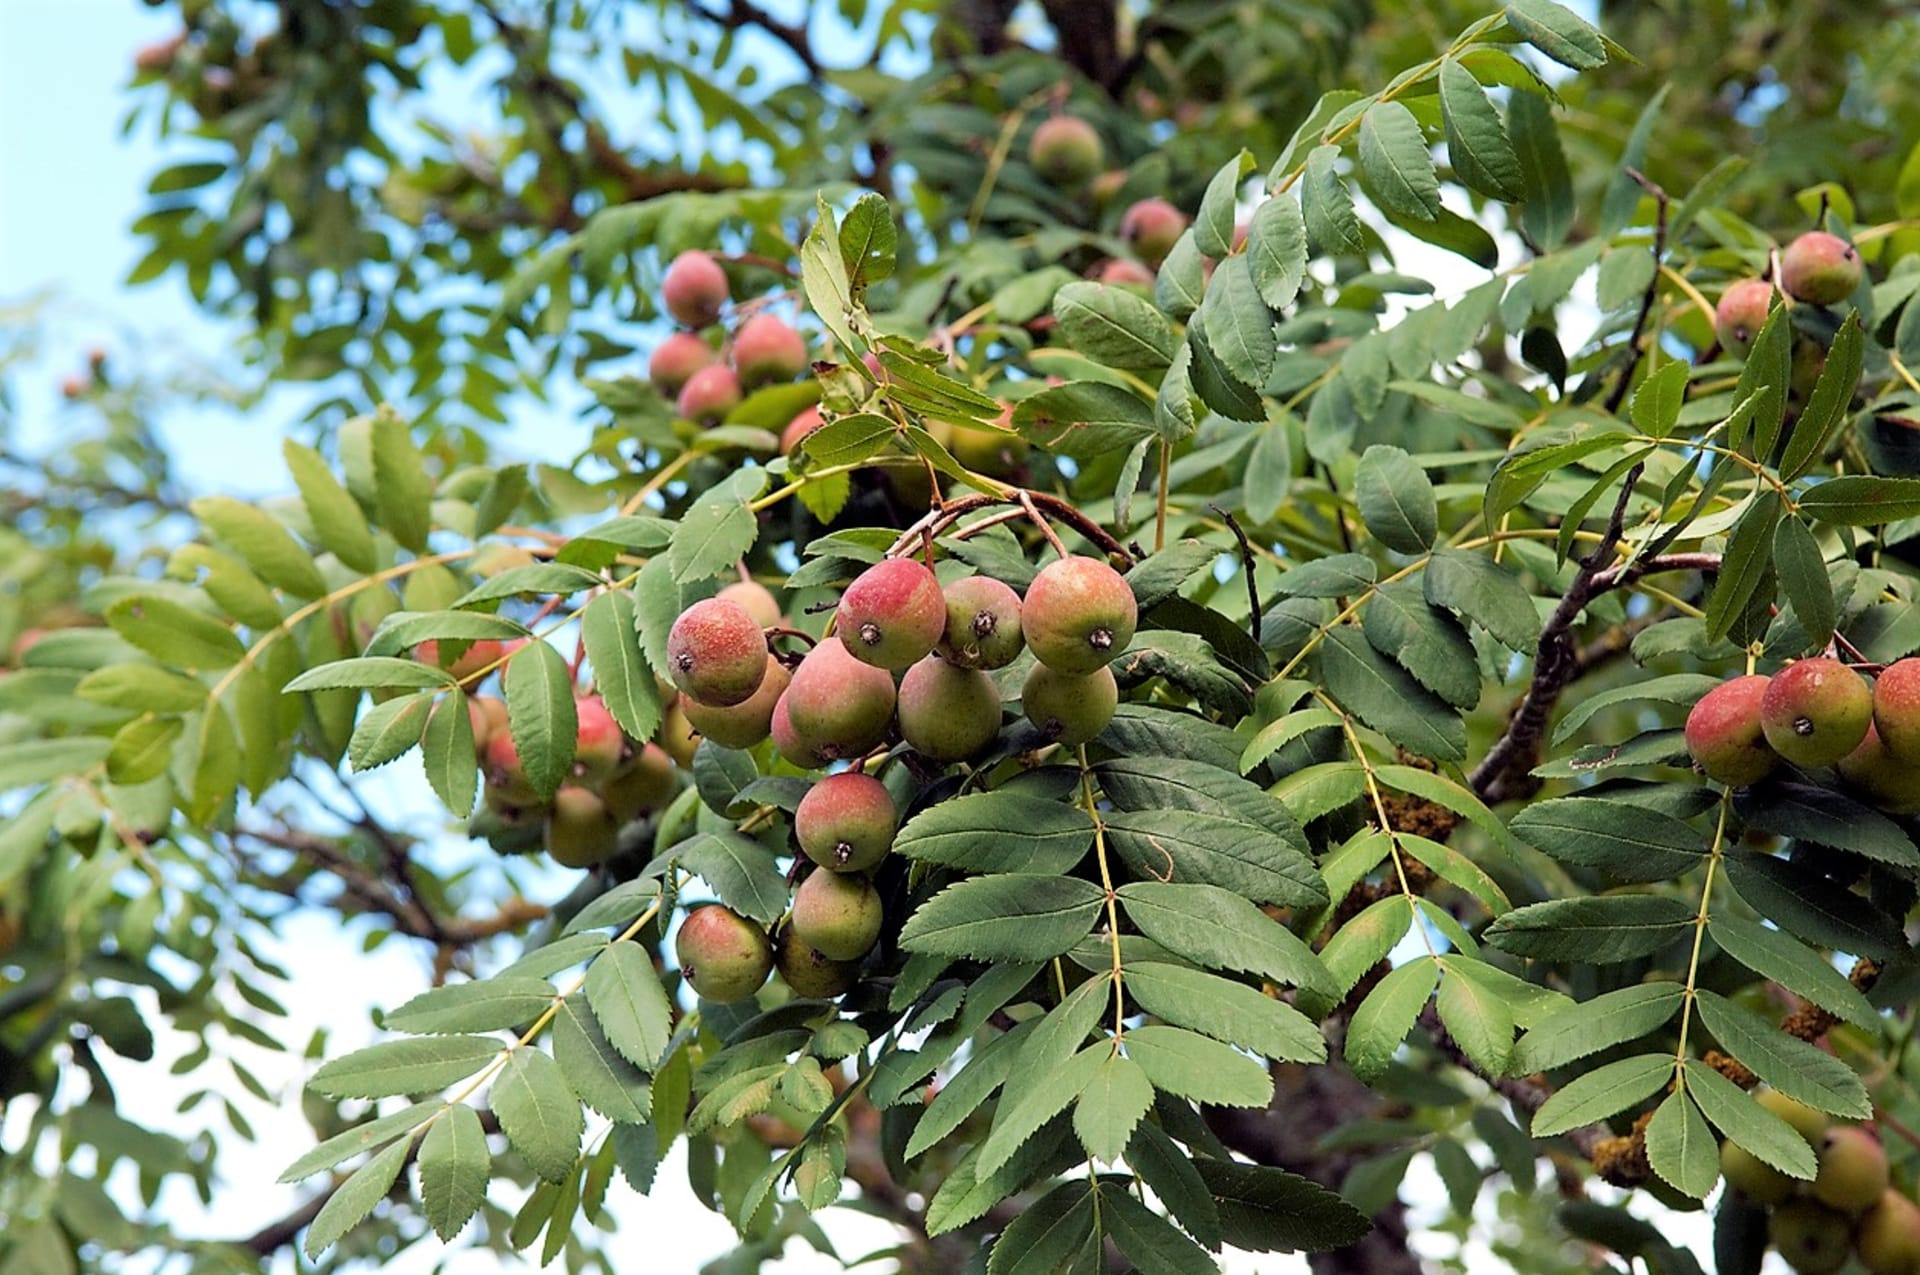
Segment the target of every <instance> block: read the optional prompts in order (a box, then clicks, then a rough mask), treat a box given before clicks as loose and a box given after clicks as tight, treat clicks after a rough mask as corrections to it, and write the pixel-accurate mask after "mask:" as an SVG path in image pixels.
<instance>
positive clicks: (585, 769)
mask: <svg viewBox="0 0 1920 1275" xmlns="http://www.w3.org/2000/svg"><path fill="white" fill-rule="evenodd" d="M574 712H575V714H576V715H577V716H578V719H579V723H580V727H579V732H578V734H576V735H575V737H574V745H573V773H574V775H575V776H577V777H578V778H579V779H581V780H582V781H584V782H586V783H589V784H597V783H599V782H601V781H602V780H604V779H607V778H609V777H610V776H611V775H612V774H613V772H614V771H616V770H618V769H619V768H620V765H621V763H623V762H625V761H626V759H627V736H626V732H624V731H622V730H621V729H620V723H619V722H616V721H614V720H613V714H612V713H610V712H608V711H607V702H606V701H605V700H603V699H601V698H600V697H599V696H598V695H582V696H581V697H580V698H579V699H577V700H575V701H574Z"/></svg>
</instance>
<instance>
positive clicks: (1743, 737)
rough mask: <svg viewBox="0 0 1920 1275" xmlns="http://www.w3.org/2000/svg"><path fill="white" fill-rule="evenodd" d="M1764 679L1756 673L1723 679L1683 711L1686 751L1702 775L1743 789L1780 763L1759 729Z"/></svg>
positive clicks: (1756, 781)
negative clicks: (1727, 679) (1685, 722)
mask: <svg viewBox="0 0 1920 1275" xmlns="http://www.w3.org/2000/svg"><path fill="white" fill-rule="evenodd" d="M1769 680H1770V679H1768V678H1765V677H1761V676H1760V675H1759V674H1757V673H1755V674H1749V675H1747V676H1746V677H1736V678H1734V679H1733V680H1732V681H1730V682H1722V683H1721V684H1720V685H1718V686H1716V687H1714V688H1713V689H1712V690H1710V691H1708V692H1707V693H1706V694H1705V695H1702V696H1701V697H1700V700H1699V702H1698V703H1696V704H1695V705H1694V706H1693V711H1692V712H1690V713H1688V714H1687V751H1688V752H1689V753H1691V754H1692V755H1693V761H1694V764H1695V765H1696V766H1698V767H1700V770H1701V773H1703V774H1705V775H1706V777H1707V778H1709V779H1715V780H1718V781H1719V782H1721V783H1723V784H1725V785H1727V786H1728V787H1729V788H1744V787H1745V786H1746V785H1748V784H1752V783H1758V782H1759V781H1760V780H1762V779H1765V778H1766V777H1767V776H1768V775H1770V774H1772V773H1773V768H1774V767H1775V766H1777V765H1779V764H1780V757H1779V755H1778V754H1776V753H1775V752H1774V751H1773V749H1772V748H1770V747H1768V745H1767V739H1766V735H1765V734H1764V733H1763V732H1762V731H1761V729H1760V701H1761V700H1762V699H1763V698H1764V697H1765V696H1766V693H1767V683H1768V681H1769Z"/></svg>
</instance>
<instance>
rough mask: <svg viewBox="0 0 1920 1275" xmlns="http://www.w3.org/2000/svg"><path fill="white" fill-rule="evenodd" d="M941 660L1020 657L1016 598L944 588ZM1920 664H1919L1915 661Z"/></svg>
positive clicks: (993, 587) (999, 664)
mask: <svg viewBox="0 0 1920 1275" xmlns="http://www.w3.org/2000/svg"><path fill="white" fill-rule="evenodd" d="M942 592H943V594H944V595H945V597H946V603H947V628H946V632H945V633H944V634H943V635H942V636H941V638H940V645H939V651H940V656H941V658H942V659H944V660H946V661H947V663H949V664H954V665H958V666H959V667H961V668H985V669H993V668H1005V667H1006V666H1007V665H1009V664H1011V663H1013V662H1014V661H1015V660H1016V659H1018V658H1019V657H1020V652H1021V651H1022V650H1024V649H1025V648H1026V645H1027V640H1026V639H1025V638H1024V637H1022V636H1021V635H1020V595H1019V594H1017V593H1015V592H1014V591H1013V588H1012V586H1011V585H1009V584H1007V583H1006V582H1005V581H1002V580H996V579H994V578H993V577H992V576H965V577H963V578H961V579H959V580H955V581H954V582H953V583H952V584H950V585H948V586H947V587H946V588H945V589H944V590H942ZM1916 663H1920V661H1916Z"/></svg>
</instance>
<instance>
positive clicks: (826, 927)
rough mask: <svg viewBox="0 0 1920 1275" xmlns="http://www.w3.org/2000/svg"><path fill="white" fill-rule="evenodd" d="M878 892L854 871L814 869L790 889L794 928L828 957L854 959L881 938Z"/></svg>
mask: <svg viewBox="0 0 1920 1275" xmlns="http://www.w3.org/2000/svg"><path fill="white" fill-rule="evenodd" d="M882 915H883V912H882V908H881V905H880V892H879V891H878V890H876V889H874V888H873V883H872V882H871V881H869V880H867V879H866V878H865V877H863V876H860V875H858V874H857V873H840V872H815V873H813V874H811V875H810V876H808V877H807V879H806V880H805V881H802V882H801V883H800V888H799V889H797V890H795V891H794V892H793V932H794V933H795V934H797V935H799V936H800V938H801V940H802V941H803V942H805V943H806V944H807V945H808V946H810V947H812V948H813V949H814V950H816V951H818V952H819V953H820V955H822V956H824V957H826V958H827V959H828V960H830V961H857V960H859V959H860V958H861V957H863V956H865V955H866V954H867V953H868V952H869V951H871V950H872V949H873V945H874V944H875V943H877V942H879V940H880V922H881V919H882Z"/></svg>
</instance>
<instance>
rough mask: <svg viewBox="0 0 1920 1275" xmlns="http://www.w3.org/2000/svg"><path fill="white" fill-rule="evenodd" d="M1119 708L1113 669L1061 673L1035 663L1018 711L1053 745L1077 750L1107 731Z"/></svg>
mask: <svg viewBox="0 0 1920 1275" xmlns="http://www.w3.org/2000/svg"><path fill="white" fill-rule="evenodd" d="M1119 706H1120V687H1119V686H1118V685H1117V684H1116V683H1115V682H1114V680H1113V670H1112V669H1110V668H1104V667H1103V668H1097V669H1095V670H1094V671H1093V672H1091V673H1062V672H1060V671H1059V670H1057V669H1053V668H1049V667H1047V666H1046V665H1045V664H1036V665H1034V666H1033V671H1032V672H1031V673H1028V674H1027V681H1026V685H1024V686H1022V687H1021V688H1020V711H1021V712H1023V713H1025V714H1026V715H1027V720H1028V721H1030V722H1032V723H1033V724H1034V726H1035V727H1037V728H1038V729H1039V731H1040V733H1041V734H1042V735H1045V736H1046V737H1047V739H1048V740H1049V741H1051V742H1052V743H1056V744H1063V745H1065V746H1066V747H1068V748H1077V747H1078V746H1080V745H1081V744H1084V743H1086V742H1087V741H1088V740H1090V739H1092V738H1093V737H1094V736H1096V735H1098V734H1099V733H1100V732H1101V731H1103V730H1105V729H1106V728H1107V723H1108V722H1110V721H1112V720H1113V714H1114V710H1115V709H1117V708H1118V707H1119Z"/></svg>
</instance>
